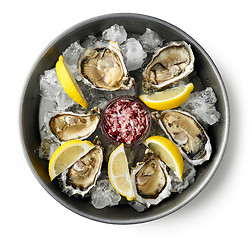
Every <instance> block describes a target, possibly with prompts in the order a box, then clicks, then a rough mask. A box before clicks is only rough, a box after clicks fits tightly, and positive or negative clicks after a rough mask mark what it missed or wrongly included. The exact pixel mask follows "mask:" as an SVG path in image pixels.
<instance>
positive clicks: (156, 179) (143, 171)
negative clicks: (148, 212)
mask: <svg viewBox="0 0 252 240" xmlns="http://www.w3.org/2000/svg"><path fill="white" fill-rule="evenodd" d="M131 180H132V185H133V190H134V193H135V196H136V199H135V200H136V201H137V202H140V203H142V204H144V205H146V207H149V206H150V205H152V204H153V205H156V204H158V203H159V202H160V201H162V200H163V199H164V198H166V197H168V196H169V195H170V193H171V191H170V190H171V177H170V176H169V175H168V171H167V165H166V164H165V163H164V162H162V161H161V159H160V158H159V156H158V155H156V154H154V153H153V152H152V151H151V150H150V149H147V150H146V152H145V157H144V161H143V162H138V163H137V165H136V167H134V168H132V169H131Z"/></svg>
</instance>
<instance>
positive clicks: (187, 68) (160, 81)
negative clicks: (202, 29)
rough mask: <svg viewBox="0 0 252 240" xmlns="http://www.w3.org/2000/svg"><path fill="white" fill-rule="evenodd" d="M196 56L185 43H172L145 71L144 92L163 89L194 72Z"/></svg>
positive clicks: (161, 50)
mask: <svg viewBox="0 0 252 240" xmlns="http://www.w3.org/2000/svg"><path fill="white" fill-rule="evenodd" d="M193 65H194V55H193V52H192V49H191V47H190V45H189V44H187V43H186V42H185V41H178V42H170V44H169V45H167V46H165V47H163V48H161V49H159V50H158V51H157V52H156V53H155V54H154V55H153V58H152V60H151V62H150V63H149V64H148V65H147V67H146V68H145V70H144V71H143V90H144V91H145V92H148V91H149V90H152V89H156V90H158V89H161V88H163V87H166V86H168V85H170V84H172V83H175V82H177V81H179V80H180V79H182V78H184V77H186V76H187V75H189V74H190V73H191V72H192V71H193Z"/></svg>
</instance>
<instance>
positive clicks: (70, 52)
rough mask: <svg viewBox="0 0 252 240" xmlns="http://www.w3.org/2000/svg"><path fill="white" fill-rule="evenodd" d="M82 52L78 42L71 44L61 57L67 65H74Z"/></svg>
mask: <svg viewBox="0 0 252 240" xmlns="http://www.w3.org/2000/svg"><path fill="white" fill-rule="evenodd" d="M82 51H83V47H82V46H81V45H80V43H79V41H76V42H74V43H72V44H71V45H70V46H69V47H68V48H67V49H66V50H65V51H64V52H63V54H62V55H63V57H64V60H65V62H66V63H67V64H68V65H73V64H74V65H76V66H77V60H78V58H79V56H80V54H81V53H82Z"/></svg>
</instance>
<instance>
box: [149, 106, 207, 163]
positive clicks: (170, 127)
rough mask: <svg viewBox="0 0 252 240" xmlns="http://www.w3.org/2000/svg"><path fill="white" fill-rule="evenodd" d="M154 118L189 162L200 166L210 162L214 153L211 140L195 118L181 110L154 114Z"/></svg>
mask: <svg viewBox="0 0 252 240" xmlns="http://www.w3.org/2000/svg"><path fill="white" fill-rule="evenodd" d="M152 117H153V119H154V120H155V121H156V122H158V123H159V125H160V127H161V128H162V129H163V130H164V132H165V133H166V135H167V136H168V137H169V139H170V140H172V141H173V142H174V143H175V144H176V145H177V146H178V148H179V150H180V152H181V154H182V155H183V157H184V158H185V159H186V160H188V162H190V163H191V164H192V165H199V164H202V163H203V162H204V161H206V160H209V158H210V155H211V153H212V148H211V144H210V140H209V137H208V136H207V134H206V132H205V130H204V128H203V127H202V126H201V125H200V124H199V122H198V121H197V120H196V119H195V117H193V116H192V115H190V114H189V113H187V112H184V111H180V110H166V111H163V112H162V113H161V114H159V113H158V112H153V113H152Z"/></svg>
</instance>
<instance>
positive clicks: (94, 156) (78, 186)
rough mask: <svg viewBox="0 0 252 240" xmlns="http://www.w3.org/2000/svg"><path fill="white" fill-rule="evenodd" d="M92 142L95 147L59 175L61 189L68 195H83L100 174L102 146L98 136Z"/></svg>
mask: <svg viewBox="0 0 252 240" xmlns="http://www.w3.org/2000/svg"><path fill="white" fill-rule="evenodd" d="M93 143H94V145H95V147H94V148H93V149H92V150H90V151H89V152H88V153H87V154H86V155H84V156H82V157H81V158H80V159H79V160H78V161H76V162H75V163H74V164H73V165H72V166H71V167H70V168H68V169H67V170H66V171H64V172H63V173H62V174H61V175H60V176H59V180H60V184H61V187H62V191H63V192H65V193H67V194H68V195H69V196H72V195H76V194H77V195H80V196H82V197H84V195H85V194H87V193H88V192H89V190H90V189H91V188H92V187H93V186H94V185H95V184H96V181H97V179H98V177H99V176H100V173H101V167H102V162H103V148H102V146H101V141H100V139H99V138H98V136H97V137H96V138H95V140H94V142H93Z"/></svg>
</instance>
